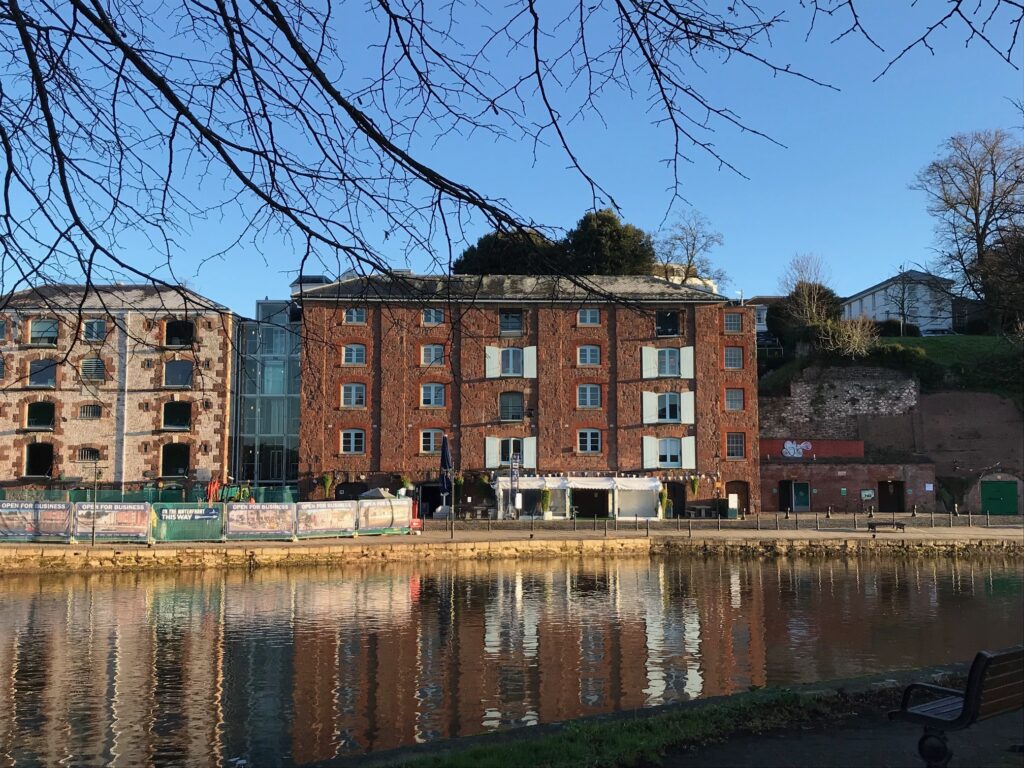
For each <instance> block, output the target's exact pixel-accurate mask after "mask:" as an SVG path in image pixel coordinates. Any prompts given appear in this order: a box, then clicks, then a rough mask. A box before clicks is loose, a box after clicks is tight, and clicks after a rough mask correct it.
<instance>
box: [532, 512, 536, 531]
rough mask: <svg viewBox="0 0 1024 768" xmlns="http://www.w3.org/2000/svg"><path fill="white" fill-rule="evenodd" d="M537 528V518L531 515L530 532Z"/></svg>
mask: <svg viewBox="0 0 1024 768" xmlns="http://www.w3.org/2000/svg"><path fill="white" fill-rule="evenodd" d="M536 527H537V516H536V515H530V530H531V531H532V530H533V529H534V528H536Z"/></svg>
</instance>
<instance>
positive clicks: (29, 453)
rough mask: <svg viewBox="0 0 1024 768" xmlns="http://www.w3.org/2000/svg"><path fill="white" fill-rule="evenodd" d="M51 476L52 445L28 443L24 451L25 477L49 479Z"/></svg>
mask: <svg viewBox="0 0 1024 768" xmlns="http://www.w3.org/2000/svg"><path fill="white" fill-rule="evenodd" d="M52 474H53V444H52V443H30V444H29V446H28V448H26V449H25V475H26V476H27V477H50V476H51V475H52Z"/></svg>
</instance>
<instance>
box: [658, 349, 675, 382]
mask: <svg viewBox="0 0 1024 768" xmlns="http://www.w3.org/2000/svg"><path fill="white" fill-rule="evenodd" d="M658 375H659V376H679V350H678V349H675V348H672V347H666V348H665V349H659V350H658Z"/></svg>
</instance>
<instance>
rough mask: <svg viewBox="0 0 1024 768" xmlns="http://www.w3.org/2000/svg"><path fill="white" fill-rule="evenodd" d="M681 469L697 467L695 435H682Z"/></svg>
mask: <svg viewBox="0 0 1024 768" xmlns="http://www.w3.org/2000/svg"><path fill="white" fill-rule="evenodd" d="M682 442H683V455H682V457H681V458H682V460H683V462H682V463H683V469H696V468H697V438H696V437H684V438H683V441H682Z"/></svg>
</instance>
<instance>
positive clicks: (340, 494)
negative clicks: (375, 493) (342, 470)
mask: <svg viewBox="0 0 1024 768" xmlns="http://www.w3.org/2000/svg"><path fill="white" fill-rule="evenodd" d="M368 490H370V486H368V485H367V484H366V483H338V484H337V485H335V486H334V500H335V501H352V500H353V499H358V498H359V496H360V494H363V493H366V492H367V491H368Z"/></svg>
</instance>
